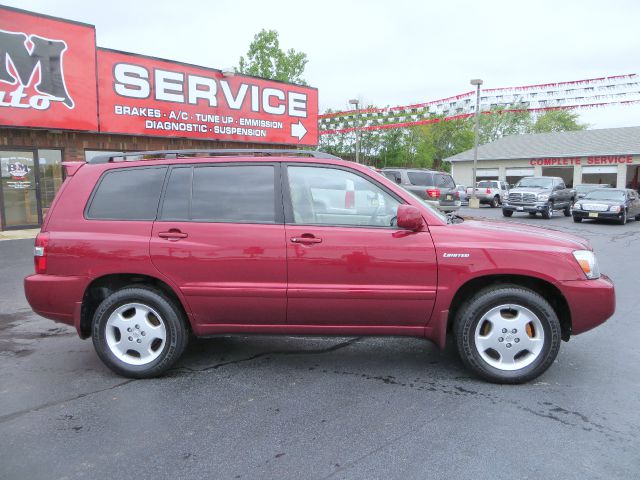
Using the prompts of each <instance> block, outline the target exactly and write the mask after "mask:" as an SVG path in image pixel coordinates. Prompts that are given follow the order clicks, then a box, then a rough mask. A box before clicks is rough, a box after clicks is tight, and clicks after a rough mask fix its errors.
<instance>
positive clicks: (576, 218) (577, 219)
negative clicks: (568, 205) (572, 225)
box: [573, 215, 582, 223]
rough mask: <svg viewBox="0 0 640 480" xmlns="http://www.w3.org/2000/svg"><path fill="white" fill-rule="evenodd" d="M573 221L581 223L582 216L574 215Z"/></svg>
mask: <svg viewBox="0 0 640 480" xmlns="http://www.w3.org/2000/svg"><path fill="white" fill-rule="evenodd" d="M573 221H574V222H576V223H581V222H582V217H576V216H575V215H574V217H573Z"/></svg>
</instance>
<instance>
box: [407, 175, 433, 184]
mask: <svg viewBox="0 0 640 480" xmlns="http://www.w3.org/2000/svg"><path fill="white" fill-rule="evenodd" d="M407 176H408V177H409V181H410V182H411V184H412V185H433V184H434V183H433V174H431V173H429V172H407Z"/></svg>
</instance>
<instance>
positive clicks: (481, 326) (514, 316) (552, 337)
mask: <svg viewBox="0 0 640 480" xmlns="http://www.w3.org/2000/svg"><path fill="white" fill-rule="evenodd" d="M454 333H455V337H456V345H457V348H458V353H459V354H460V358H461V359H462V361H463V363H464V364H465V365H466V366H467V367H468V368H470V369H471V370H473V371H474V372H475V373H476V374H477V375H479V376H480V377H482V378H484V379H485V380H488V381H490V382H495V383H505V384H516V383H524V382H528V381H530V380H533V379H534V378H536V377H538V376H539V375H541V374H542V373H543V372H544V371H545V370H547V369H548V368H549V367H550V366H551V364H552V363H553V361H554V360H555V358H556V356H557V355H558V352H559V350H560V340H561V336H562V335H561V329H560V321H559V320H558V316H557V315H556V313H555V311H554V310H553V308H552V307H551V305H550V304H549V302H547V301H546V300H545V299H544V298H543V297H542V296H541V295H539V294H538V293H536V292H534V291H533V290H530V289H528V288H524V287H520V286H517V285H501V286H496V287H489V288H486V289H484V290H481V291H480V292H478V293H477V294H476V295H475V296H473V297H472V298H471V299H470V300H469V301H468V302H466V303H465V304H464V305H463V306H462V307H461V308H460V310H459V312H458V314H457V315H456V319H455V326H454Z"/></svg>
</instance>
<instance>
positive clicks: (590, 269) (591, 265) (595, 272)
mask: <svg viewBox="0 0 640 480" xmlns="http://www.w3.org/2000/svg"><path fill="white" fill-rule="evenodd" d="M573 256H574V257H575V259H576V261H577V262H578V265H580V268H581V269H582V271H583V272H584V274H585V275H586V276H587V278H589V279H594V278H598V277H600V268H599V267H598V261H597V260H596V256H595V254H594V253H593V252H592V251H591V250H576V251H574V252H573Z"/></svg>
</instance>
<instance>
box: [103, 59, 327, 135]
mask: <svg viewBox="0 0 640 480" xmlns="http://www.w3.org/2000/svg"><path fill="white" fill-rule="evenodd" d="M98 87H99V88H98V90H99V102H100V109H99V110H100V131H102V132H110V133H127V134H136V135H151V136H167V137H190V138H202V139H215V140H230V141H236V142H253V143H256V142H257V143H281V144H292V143H293V144H300V145H316V144H317V143H318V124H317V116H318V92H317V90H316V89H314V88H309V87H303V86H297V85H292V84H287V83H281V82H275V81H270V80H263V79H258V78H254V77H247V76H242V75H235V76H231V77H225V76H223V74H222V73H221V72H220V71H218V70H210V69H205V68H202V67H195V66H192V65H185V64H182V63H177V62H170V61H167V60H160V59H156V58H150V57H144V56H139V55H131V54H127V53H123V52H117V51H113V50H106V49H98Z"/></svg>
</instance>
